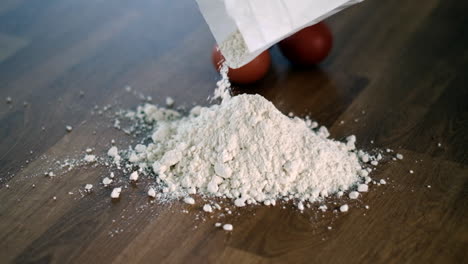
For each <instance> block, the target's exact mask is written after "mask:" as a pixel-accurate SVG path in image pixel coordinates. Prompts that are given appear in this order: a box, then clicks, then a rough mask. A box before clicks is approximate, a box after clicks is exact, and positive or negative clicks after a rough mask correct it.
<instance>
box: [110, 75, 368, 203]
mask: <svg viewBox="0 0 468 264" xmlns="http://www.w3.org/2000/svg"><path fill="white" fill-rule="evenodd" d="M228 87H229V82H228V81H227V80H226V78H223V80H221V81H220V82H219V83H218V90H217V92H216V94H215V96H216V97H221V98H223V101H222V103H221V104H220V105H212V106H210V107H200V106H195V107H194V108H192V109H191V111H190V114H189V115H188V116H182V115H181V114H179V113H178V112H176V111H174V110H169V109H165V108H159V107H157V106H155V105H151V104H146V105H144V106H142V107H139V108H138V110H137V112H136V114H135V116H136V117H137V118H140V119H142V120H145V121H146V122H147V123H149V124H151V125H153V126H154V130H153V132H152V133H151V141H152V142H151V143H149V144H147V145H142V144H138V145H137V146H136V147H135V148H134V149H133V150H132V151H130V152H129V153H127V156H128V157H127V158H128V160H129V161H130V162H131V163H133V164H135V165H137V166H139V167H140V168H143V169H146V170H147V171H150V173H152V174H154V175H155V176H156V180H157V182H158V183H159V185H160V186H161V188H160V189H161V190H162V192H163V193H164V195H165V196H166V197H171V198H179V197H187V196H189V195H191V194H199V195H202V196H206V197H227V198H230V199H232V201H233V203H234V204H235V205H236V206H239V207H240V206H244V205H245V204H246V203H247V204H250V203H264V204H267V205H271V204H274V203H275V201H276V200H277V199H283V198H286V199H291V198H294V199H298V200H300V201H310V202H313V201H317V200H318V199H321V198H324V197H327V196H329V195H331V194H333V193H336V192H339V191H346V190H348V189H349V188H350V187H353V186H354V185H357V184H358V183H359V182H360V180H361V179H362V180H363V181H364V176H363V175H365V176H367V174H368V171H367V170H365V169H363V168H362V166H361V165H360V163H359V155H358V153H357V152H356V150H355V146H354V143H355V141H356V138H355V137H354V136H350V137H348V138H347V142H338V141H334V140H332V139H328V135H329V133H328V131H327V129H326V128H325V127H320V128H318V129H317V130H313V129H312V128H311V127H315V126H316V124H315V123H313V122H310V121H309V120H302V119H300V118H297V117H294V118H290V117H288V116H286V115H284V114H282V113H281V112H280V111H278V110H277V109H276V108H275V107H274V105H273V104H272V103H270V102H269V101H268V100H266V99H265V98H264V97H262V96H260V95H247V94H243V95H239V96H235V97H232V98H231V97H230V95H229V92H228V91H227V89H226V88H228ZM110 152H113V151H110ZM112 154H115V155H118V154H117V153H112ZM359 154H360V156H363V155H365V156H366V158H368V155H367V154H365V153H363V152H362V151H359ZM111 156H113V155H111ZM187 201H188V199H186V202H187ZM190 202H192V199H190ZM300 204H301V205H302V203H300ZM302 208H303V205H302Z"/></svg>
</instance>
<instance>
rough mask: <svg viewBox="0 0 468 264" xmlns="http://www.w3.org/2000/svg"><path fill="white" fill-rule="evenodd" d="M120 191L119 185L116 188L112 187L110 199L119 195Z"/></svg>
mask: <svg viewBox="0 0 468 264" xmlns="http://www.w3.org/2000/svg"><path fill="white" fill-rule="evenodd" d="M121 192H122V188H121V187H117V188H114V189H113V190H112V193H111V195H110V196H111V198H112V199H117V198H119V197H120V193H121Z"/></svg>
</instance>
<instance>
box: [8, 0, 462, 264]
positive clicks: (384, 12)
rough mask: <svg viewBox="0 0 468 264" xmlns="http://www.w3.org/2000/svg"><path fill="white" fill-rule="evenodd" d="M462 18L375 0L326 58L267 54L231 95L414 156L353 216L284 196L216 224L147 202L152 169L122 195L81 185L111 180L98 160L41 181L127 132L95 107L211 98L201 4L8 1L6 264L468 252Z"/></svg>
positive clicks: (195, 213)
mask: <svg viewBox="0 0 468 264" xmlns="http://www.w3.org/2000/svg"><path fill="white" fill-rule="evenodd" d="M466 10H468V3H467V2H466V1H455V0H445V1H442V0H428V1H375V0H368V1H365V2H363V3H362V4H360V5H358V6H355V7H352V8H350V9H348V10H346V11H344V12H342V13H340V14H338V15H336V16H334V17H332V18H330V19H328V20H327V23H328V24H329V25H330V26H331V28H332V30H333V33H334V37H335V42H334V49H333V52H332V54H331V55H330V56H329V58H328V59H327V60H326V61H325V62H324V63H322V64H321V65H319V66H317V67H314V68H296V67H293V66H292V65H290V64H289V63H288V62H287V60H286V59H285V58H284V57H282V55H281V54H280V52H279V50H278V49H277V48H276V47H274V48H272V49H271V53H272V57H273V66H272V70H271V71H270V72H269V74H268V75H267V77H266V78H265V79H264V80H262V81H261V82H259V83H256V84H255V85H250V86H242V87H235V89H234V91H235V93H260V94H262V95H264V96H265V97H266V98H267V99H269V100H271V101H272V102H273V103H274V104H275V105H276V106H277V107H278V109H280V110H281V111H282V112H284V113H289V112H293V113H295V114H297V115H300V116H305V115H310V116H311V117H313V118H314V119H316V120H318V121H319V122H320V123H321V124H324V125H326V126H328V127H329V128H330V131H331V134H332V137H334V138H338V139H341V138H343V137H345V136H347V135H349V134H355V135H356V136H357V138H358V146H359V147H361V148H364V149H366V150H370V149H374V148H381V149H385V148H392V149H395V150H397V151H398V152H400V153H403V154H404V156H405V159H404V160H403V161H398V162H396V161H392V160H389V161H386V162H384V163H383V164H382V165H381V166H380V167H379V168H378V169H377V171H375V172H374V173H373V175H372V177H373V178H374V179H375V180H377V181H378V180H380V179H386V181H387V182H388V184H387V185H381V186H375V187H372V188H371V191H370V192H369V193H368V194H365V195H363V196H362V198H360V199H359V200H355V201H346V202H347V203H349V205H350V207H351V210H350V211H349V212H348V213H346V214H340V213H336V212H332V210H329V211H327V212H324V213H322V212H320V211H318V210H315V209H314V210H306V211H305V212H304V213H299V212H298V211H297V210H295V209H294V208H293V207H292V205H291V204H284V205H283V204H282V205H281V206H275V207H271V208H266V207H255V206H249V207H246V208H240V209H235V210H234V209H233V212H234V213H233V214H232V215H226V216H225V217H224V218H221V219H219V218H218V217H213V218H211V217H210V215H209V214H206V213H204V212H202V211H201V208H200V205H202V204H203V202H202V200H201V198H200V197H197V201H198V203H197V204H198V205H197V206H188V205H186V204H183V203H182V202H173V203H169V204H159V203H151V201H150V200H148V198H147V196H146V194H145V191H146V189H145V187H146V186H147V185H148V184H150V183H151V182H152V180H153V179H146V178H145V179H142V181H141V182H139V183H138V184H137V185H136V186H132V185H128V189H126V190H125V193H124V195H123V196H122V198H121V199H120V200H119V201H117V202H112V201H110V199H109V194H110V191H111V189H109V188H103V187H97V188H95V190H94V192H93V193H92V194H91V195H84V196H82V195H80V193H79V190H80V189H82V187H83V186H84V184H87V183H93V184H95V185H96V186H98V183H99V182H100V181H101V180H102V178H103V177H105V176H107V175H108V173H109V170H108V169H107V168H104V167H102V166H91V167H90V166H77V167H76V168H74V169H72V170H70V171H69V172H66V173H63V174H60V175H58V176H57V177H54V178H47V177H44V176H43V172H46V171H49V170H55V169H56V168H57V165H56V164H55V163H54V162H55V160H64V159H65V158H67V157H74V158H76V157H81V156H82V155H83V153H84V152H83V151H84V150H85V149H86V148H88V147H92V148H94V149H95V152H96V153H97V154H103V153H105V151H106V150H107V149H108V148H109V146H110V140H111V139H114V140H115V141H116V144H117V145H119V146H126V145H128V144H130V143H131V142H132V141H134V140H135V139H134V138H132V137H129V136H127V135H125V134H123V133H121V132H120V131H117V130H115V129H114V128H112V123H111V122H110V118H109V112H107V113H104V114H103V115H99V114H97V113H93V111H92V109H93V107H94V106H95V105H97V106H100V107H102V106H104V105H112V110H111V111H114V110H117V109H121V108H131V107H135V106H136V105H137V104H139V103H141V100H140V98H139V97H140V94H142V95H145V96H151V97H152V98H153V100H152V101H153V102H154V103H159V104H162V103H163V102H164V99H165V97H166V96H171V97H173V98H174V99H175V100H176V103H177V105H179V106H186V107H190V106H191V105H192V103H194V102H196V103H198V104H205V105H206V104H208V102H207V101H206V98H207V96H209V95H210V94H211V93H212V91H213V88H214V86H215V81H216V79H217V78H218V76H217V73H216V72H215V70H214V69H213V68H212V66H211V63H210V55H211V47H212V46H213V45H214V40H213V37H212V36H211V34H210V32H209V30H208V27H207V25H206V24H205V22H204V21H203V18H202V17H201V15H200V14H199V12H198V9H197V7H196V4H195V1H193V0H178V1H155V0H143V1H124V0H113V1H109V0H103V1H73V0H60V1H58V0H54V1H40V0H32V1H22V0H7V1H2V2H1V3H0V47H6V48H3V49H2V50H1V51H0V57H1V58H0V100H2V102H1V103H0V201H1V203H0V263H109V262H113V263H466V262H468V253H467V252H468V224H467V223H468V210H467V209H468V204H467V201H468V167H467V166H468V151H467V149H468V77H467V76H468V75H467V69H468V49H467V48H466V47H468V31H467V30H468V29H467V27H466V25H468V16H466ZM2 54H6V55H2ZM126 85H130V86H132V87H133V91H135V92H134V93H133V92H132V93H128V92H126V91H125V90H124V87H125V86H126ZM80 94H82V95H80ZM7 96H10V97H12V99H13V102H12V104H6V103H4V102H3V100H4V98H6V97H7ZM24 102H26V104H24ZM342 121H343V122H342ZM66 125H72V126H73V128H74V129H73V131H72V133H66V131H65V126H66ZM43 128H44V129H43ZM371 141H372V142H373V143H371ZM438 143H441V147H439V146H438ZM409 170H413V171H414V174H410V173H409ZM119 176H123V175H119ZM7 186H8V187H7ZM428 186H430V188H429V187H428ZM70 192H71V193H73V194H69V193H70ZM54 196H55V197H56V198H57V200H55V201H54V200H53V199H52V198H53V197H54ZM335 202H336V200H334V199H330V200H329V201H327V202H326V204H327V206H328V207H329V208H332V209H335V208H337V207H338V206H339V205H340V203H335ZM318 205H319V204H316V205H314V206H318ZM366 205H368V206H369V209H365V206H366ZM223 206H226V207H231V206H230V205H229V204H228V203H225V204H224V205H223ZM283 206H284V208H283ZM231 208H232V207H231ZM184 210H187V212H188V213H184ZM218 221H221V222H230V223H232V224H233V225H234V231H233V232H231V233H226V232H224V231H222V230H220V229H217V228H214V226H213V225H214V223H215V222H218ZM329 226H330V227H331V228H332V229H331V230H329V229H328V227H329Z"/></svg>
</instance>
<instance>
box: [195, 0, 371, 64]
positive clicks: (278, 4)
mask: <svg viewBox="0 0 468 264" xmlns="http://www.w3.org/2000/svg"><path fill="white" fill-rule="evenodd" d="M361 1H362V0H197V3H198V6H199V8H200V10H201V12H202V14H203V17H204V18H205V20H206V22H207V23H208V26H209V27H210V30H211V32H212V33H213V36H214V37H215V39H216V42H217V43H218V45H221V44H222V43H223V42H225V41H226V40H228V39H229V37H230V36H232V35H233V34H235V33H236V32H240V34H241V35H242V38H243V40H244V42H245V46H246V47H247V49H246V50H247V51H246V54H245V55H244V56H242V58H241V63H239V64H237V65H234V66H235V67H232V66H231V65H230V66H231V68H237V67H240V66H242V65H245V64H246V63H248V62H249V61H251V60H253V59H254V58H255V57H256V56H257V55H258V54H260V53H261V52H263V51H265V50H266V49H268V48H270V47H271V46H273V45H274V44H275V43H277V42H279V41H281V40H282V39H284V38H286V37H288V36H290V35H292V34H294V33H296V32H297V31H299V30H301V29H303V28H305V27H307V26H310V25H313V24H316V23H318V22H320V21H322V20H323V19H325V18H327V17H329V16H331V15H333V14H335V13H337V12H339V11H341V10H343V9H345V8H346V7H348V6H351V5H353V4H356V3H358V2H361ZM221 52H223V55H224V56H225V57H227V56H229V54H225V51H223V50H222V49H221ZM226 59H227V61H228V62H229V59H228V58H226Z"/></svg>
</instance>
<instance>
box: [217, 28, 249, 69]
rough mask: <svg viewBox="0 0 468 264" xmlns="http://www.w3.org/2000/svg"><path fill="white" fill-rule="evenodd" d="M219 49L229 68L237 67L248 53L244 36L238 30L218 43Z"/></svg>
mask: <svg viewBox="0 0 468 264" xmlns="http://www.w3.org/2000/svg"><path fill="white" fill-rule="evenodd" d="M219 50H220V51H221V53H222V54H223V56H224V58H225V59H226V62H227V64H228V65H229V67H231V68H239V66H241V65H242V63H243V61H244V60H245V57H246V55H248V54H249V51H248V48H247V45H246V44H245V41H244V38H243V37H242V34H241V33H240V32H239V31H236V32H235V33H233V34H232V35H231V36H229V38H227V39H226V40H225V41H223V43H221V44H220V45H219Z"/></svg>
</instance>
